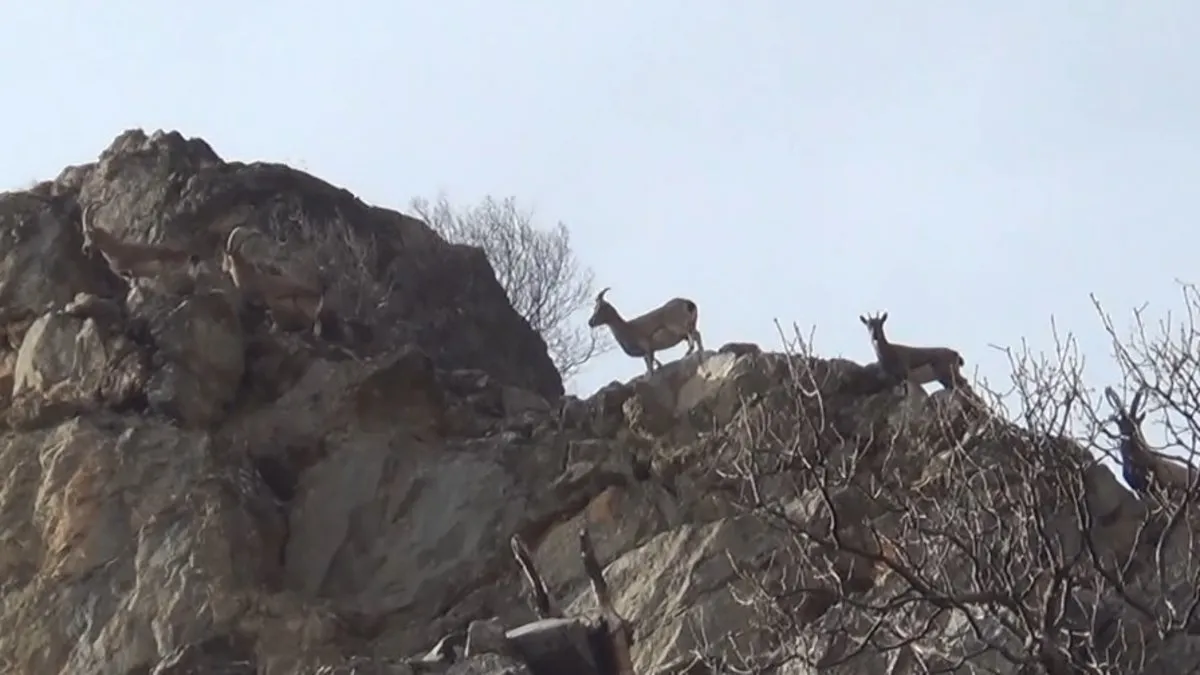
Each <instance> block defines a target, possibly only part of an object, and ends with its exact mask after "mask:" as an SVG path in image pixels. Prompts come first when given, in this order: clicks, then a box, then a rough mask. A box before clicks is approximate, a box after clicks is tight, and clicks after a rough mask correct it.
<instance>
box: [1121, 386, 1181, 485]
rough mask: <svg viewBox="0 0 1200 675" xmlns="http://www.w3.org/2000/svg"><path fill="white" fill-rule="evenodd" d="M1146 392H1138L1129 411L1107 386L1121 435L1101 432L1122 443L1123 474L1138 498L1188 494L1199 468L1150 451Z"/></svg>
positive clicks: (1144, 390)
mask: <svg viewBox="0 0 1200 675" xmlns="http://www.w3.org/2000/svg"><path fill="white" fill-rule="evenodd" d="M1145 393H1146V388H1145V387H1142V388H1140V389H1138V391H1137V393H1135V394H1134V395H1133V400H1132V401H1131V402H1130V404H1129V409H1128V410H1126V408H1125V406H1124V405H1123V404H1122V402H1121V397H1119V396H1117V392H1115V391H1113V388H1112V387H1105V388H1104V395H1105V396H1106V397H1108V402H1109V403H1111V404H1112V407H1113V410H1114V412H1113V415H1112V417H1110V418H1109V420H1108V421H1109V422H1115V423H1116V425H1117V434H1116V435H1114V434H1112V433H1111V432H1109V431H1108V430H1107V429H1104V427H1101V429H1103V430H1104V433H1105V434H1107V435H1108V436H1109V437H1110V438H1114V439H1116V440H1117V441H1118V442H1119V443H1120V445H1119V448H1120V452H1121V473H1122V474H1123V475H1124V476H1125V482H1126V483H1128V484H1129V487H1130V488H1131V489H1132V490H1133V491H1134V492H1136V493H1137V494H1138V496H1140V497H1145V496H1147V495H1149V494H1150V492H1151V490H1153V489H1155V488H1160V489H1161V488H1166V489H1167V490H1169V491H1175V492H1177V493H1186V492H1187V491H1188V490H1189V489H1190V488H1191V487H1192V486H1193V485H1195V484H1196V468H1195V467H1193V466H1192V465H1190V464H1187V463H1181V462H1180V460H1177V459H1175V458H1172V457H1167V456H1165V455H1162V454H1160V453H1157V452H1154V451H1152V450H1150V445H1149V444H1148V443H1147V442H1146V437H1145V436H1144V435H1143V434H1142V421H1143V420H1144V419H1146V412H1145V411H1144V410H1142V409H1141V404H1142V398H1143V396H1144V395H1145Z"/></svg>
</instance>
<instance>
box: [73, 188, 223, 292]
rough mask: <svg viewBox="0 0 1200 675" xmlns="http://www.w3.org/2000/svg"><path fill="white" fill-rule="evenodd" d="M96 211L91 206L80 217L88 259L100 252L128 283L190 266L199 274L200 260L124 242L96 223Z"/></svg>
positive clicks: (166, 248) (164, 248)
mask: <svg viewBox="0 0 1200 675" xmlns="http://www.w3.org/2000/svg"><path fill="white" fill-rule="evenodd" d="M94 207H95V204H88V205H87V206H85V207H84V208H83V213H82V215H81V216H80V221H81V222H80V229H81V230H82V231H83V247H82V250H83V254H84V255H86V256H91V255H92V254H93V253H94V252H95V251H99V252H100V255H101V256H102V257H103V258H104V260H105V262H107V263H108V266H109V268H111V269H112V271H113V273H115V274H116V275H117V276H119V277H122V278H124V279H125V280H126V281H132V280H133V279H134V278H135V277H157V276H162V275H164V274H176V273H178V272H179V271H180V269H181V267H182V266H183V265H187V270H188V271H189V272H191V273H192V274H193V275H194V274H195V270H196V266H197V265H199V264H200V256H198V255H195V254H189V253H188V252H186V251H181V250H179V249H176V248H171V247H169V246H162V245H158V244H137V243H131V242H126V241H121V240H120V239H118V238H116V237H115V236H113V235H112V234H111V233H109V232H108V231H106V230H103V229H100V228H98V227H96V226H95V225H94V224H93V223H92V218H91V213H92V209H93V208H94Z"/></svg>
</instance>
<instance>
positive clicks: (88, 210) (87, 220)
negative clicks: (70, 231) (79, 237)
mask: <svg viewBox="0 0 1200 675" xmlns="http://www.w3.org/2000/svg"><path fill="white" fill-rule="evenodd" d="M95 207H96V205H95V204H88V205H87V206H85V207H83V213H81V214H80V215H79V224H80V226H81V227H82V228H83V231H84V232H87V231H89V230H91V229H92V223H91V219H92V209H93V208H95Z"/></svg>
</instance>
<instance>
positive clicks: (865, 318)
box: [858, 314, 871, 326]
mask: <svg viewBox="0 0 1200 675" xmlns="http://www.w3.org/2000/svg"><path fill="white" fill-rule="evenodd" d="M858 320H859V321H861V322H863V325H864V326H870V325H871V322H870V321H867V317H865V316H863V315H862V314H859V315H858Z"/></svg>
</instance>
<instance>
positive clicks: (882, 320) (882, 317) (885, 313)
mask: <svg viewBox="0 0 1200 675" xmlns="http://www.w3.org/2000/svg"><path fill="white" fill-rule="evenodd" d="M884 321H887V312H884V313H883V315H882V316H880V317H879V323H883V322H884Z"/></svg>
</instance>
